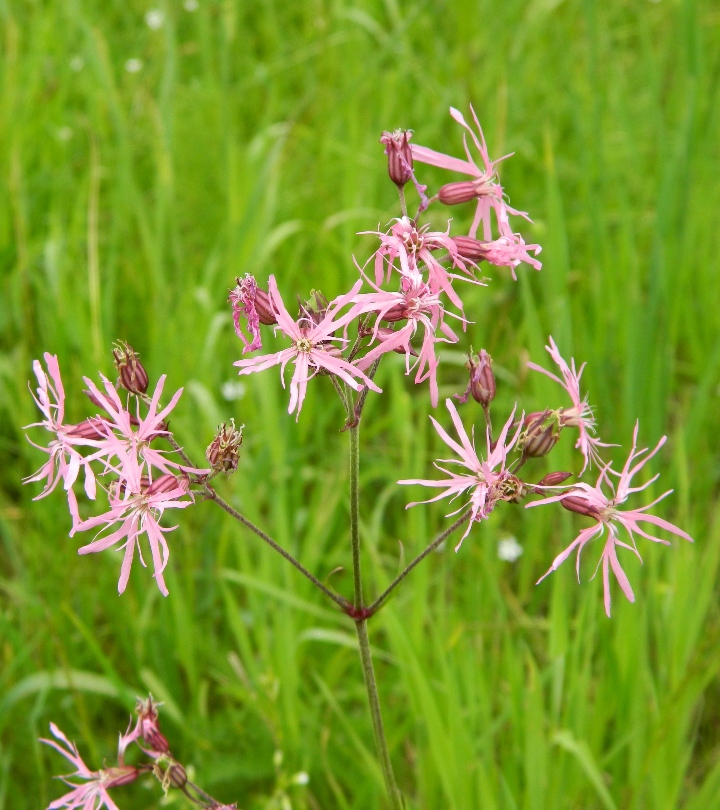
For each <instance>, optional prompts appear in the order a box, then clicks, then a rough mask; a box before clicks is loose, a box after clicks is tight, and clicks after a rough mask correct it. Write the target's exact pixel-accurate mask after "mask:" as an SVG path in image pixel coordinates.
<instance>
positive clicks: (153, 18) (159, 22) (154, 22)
mask: <svg viewBox="0 0 720 810" xmlns="http://www.w3.org/2000/svg"><path fill="white" fill-rule="evenodd" d="M164 22H165V14H164V13H163V12H162V11H160V9H159V8H151V9H150V11H148V12H147V14H146V15H145V25H147V27H148V28H150V29H152V30H153V31H157V30H158V29H159V28H162V27H163V23H164Z"/></svg>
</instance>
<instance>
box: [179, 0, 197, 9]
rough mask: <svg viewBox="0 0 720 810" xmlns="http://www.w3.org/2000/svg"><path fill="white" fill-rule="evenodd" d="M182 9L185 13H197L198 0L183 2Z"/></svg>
mask: <svg viewBox="0 0 720 810" xmlns="http://www.w3.org/2000/svg"><path fill="white" fill-rule="evenodd" d="M183 8H184V9H185V11H197V10H198V0H185V2H184V3H183Z"/></svg>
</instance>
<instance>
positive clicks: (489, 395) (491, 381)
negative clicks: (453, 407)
mask: <svg viewBox="0 0 720 810" xmlns="http://www.w3.org/2000/svg"><path fill="white" fill-rule="evenodd" d="M465 368H467V370H468V371H469V372H470V382H469V383H468V387H467V388H466V389H465V393H464V394H456V399H458V400H459V401H460V402H467V401H468V397H469V396H470V395H471V394H472V398H473V399H474V400H475V402H477V403H479V404H480V405H482V406H483V408H487V407H488V405H490V403H491V402H492V401H493V400H494V399H495V391H496V388H495V375H494V374H493V370H492V357H490V355H489V354H488V353H487V352H486V351H485V349H481V350H480V354H479V355H477V354H476V355H475V356H474V357H473V354H472V352H471V353H470V354H469V355H468V361H467V363H466V364H465Z"/></svg>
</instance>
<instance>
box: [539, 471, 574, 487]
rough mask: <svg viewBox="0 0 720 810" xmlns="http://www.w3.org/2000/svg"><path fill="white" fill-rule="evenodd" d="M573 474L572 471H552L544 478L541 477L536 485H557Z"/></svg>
mask: <svg viewBox="0 0 720 810" xmlns="http://www.w3.org/2000/svg"><path fill="white" fill-rule="evenodd" d="M571 476H572V473H569V472H551V473H548V474H547V475H546V476H545V477H544V478H541V479H540V480H539V481H538V482H537V484H536V485H535V486H538V487H557V486H560V484H562V483H563V481H567V479H568V478H570V477H571Z"/></svg>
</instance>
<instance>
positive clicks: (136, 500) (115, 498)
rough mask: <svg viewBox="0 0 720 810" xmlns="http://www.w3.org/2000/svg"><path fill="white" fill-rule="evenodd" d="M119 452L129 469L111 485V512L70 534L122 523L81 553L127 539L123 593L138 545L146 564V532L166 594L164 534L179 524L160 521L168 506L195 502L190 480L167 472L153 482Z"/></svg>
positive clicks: (120, 584)
mask: <svg viewBox="0 0 720 810" xmlns="http://www.w3.org/2000/svg"><path fill="white" fill-rule="evenodd" d="M118 452H119V453H120V454H121V463H122V466H123V469H124V470H125V472H126V478H125V479H124V481H123V483H122V484H117V483H116V484H115V485H114V486H113V487H111V490H110V511H109V512H106V513H105V514H103V515H98V516H97V517H92V518H89V519H88V520H84V521H82V522H81V523H79V524H78V525H77V526H75V527H73V530H72V531H71V532H70V536H72V535H73V534H75V532H76V531H80V532H84V531H87V530H88V529H94V528H96V527H97V526H101V525H103V524H104V528H105V529H109V528H110V527H111V526H113V525H115V524H117V523H119V524H120V527H119V528H118V529H116V530H115V531H113V532H112V533H111V534H109V535H106V536H105V537H100V538H98V539H96V540H94V541H93V542H92V543H89V544H88V545H86V546H83V547H82V548H80V549H78V554H92V553H94V552H97V551H105V549H108V548H110V547H111V546H114V545H115V544H116V543H119V542H120V541H121V540H123V539H124V540H125V542H124V543H123V544H122V546H120V548H123V549H125V554H124V557H123V562H122V566H121V568H120V580H119V582H118V593H123V591H124V590H125V588H126V586H127V582H128V578H129V577H130V568H131V567H132V562H133V558H134V554H135V547H136V546H137V548H138V554H139V555H140V562H141V563H142V564H143V566H144V565H145V561H144V560H143V557H142V550H141V548H140V536H141V535H142V534H146V535H147V539H148V543H149V544H150V552H151V555H152V560H153V568H154V571H155V573H154V574H153V576H154V577H155V581H156V582H157V585H158V588H159V589H160V593H162V595H163V596H167V595H168V589H167V587H166V586H165V580H164V579H163V571H164V570H165V566H166V565H167V561H168V557H169V555H170V551H169V549H168V545H167V541H166V540H165V533H166V532H169V531H172V530H173V529H175V528H177V527H176V526H172V527H171V528H163V527H162V526H160V523H159V520H160V518H161V517H162V514H163V512H164V511H165V510H166V509H184V508H185V507H187V506H190V504H191V503H193V500H192V493H191V492H189V490H188V481H187V479H178V478H176V477H175V476H174V475H168V474H166V475H162V476H160V477H159V478H158V479H156V480H155V481H154V482H152V483H151V484H150V483H149V482H147V480H143V479H142V476H141V466H140V464H139V463H138V461H137V459H136V458H134V457H133V456H130V455H126V456H124V457H122V453H123V451H122V450H119V451H118ZM185 496H189V500H181V498H184V497H185Z"/></svg>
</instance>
